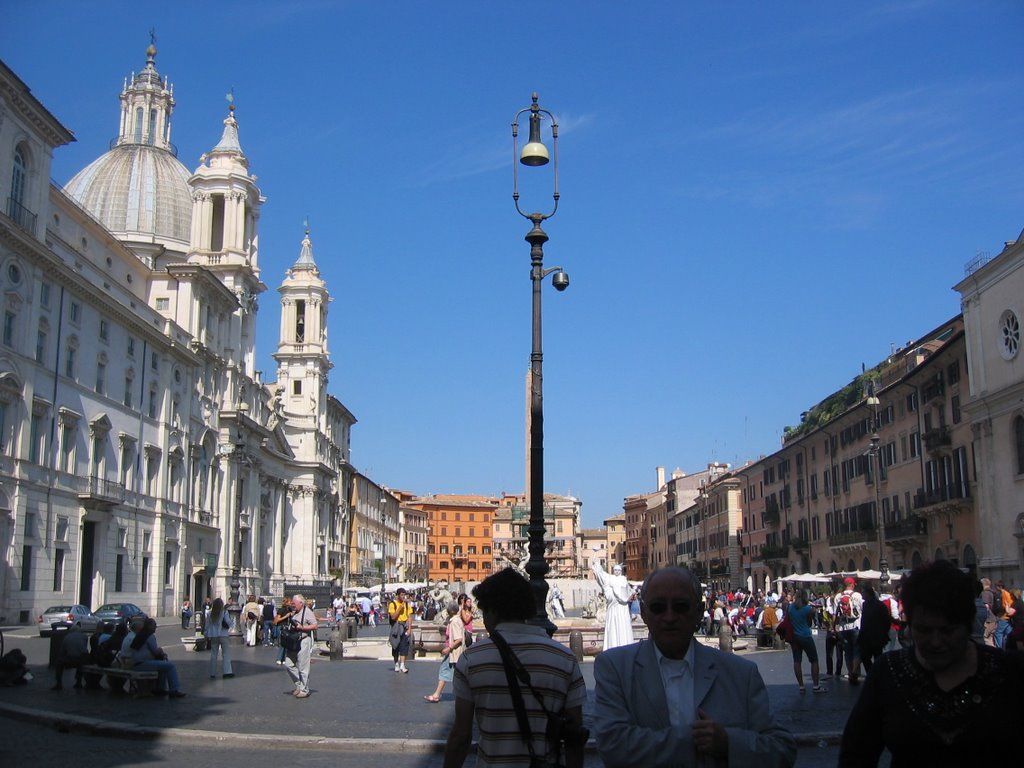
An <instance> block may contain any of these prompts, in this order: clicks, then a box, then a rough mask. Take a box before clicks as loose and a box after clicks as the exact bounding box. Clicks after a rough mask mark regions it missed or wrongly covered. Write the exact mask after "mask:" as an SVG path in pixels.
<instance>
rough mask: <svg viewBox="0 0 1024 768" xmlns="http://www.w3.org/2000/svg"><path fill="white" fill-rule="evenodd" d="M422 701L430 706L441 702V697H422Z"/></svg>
mask: <svg viewBox="0 0 1024 768" xmlns="http://www.w3.org/2000/svg"><path fill="white" fill-rule="evenodd" d="M423 700H424V701H429V702H430V703H431V704H437V702H439V701H440V700H441V697H440V696H436V697H435V696H424V697H423Z"/></svg>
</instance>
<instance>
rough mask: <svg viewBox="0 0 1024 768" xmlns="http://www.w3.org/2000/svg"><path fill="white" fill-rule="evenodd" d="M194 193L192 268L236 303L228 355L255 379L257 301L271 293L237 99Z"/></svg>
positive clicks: (230, 102)
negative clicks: (263, 275) (263, 270)
mask: <svg viewBox="0 0 1024 768" xmlns="http://www.w3.org/2000/svg"><path fill="white" fill-rule="evenodd" d="M199 163H200V164H199V167H198V168H197V169H196V171H195V173H194V174H193V175H192V178H191V179H189V185H190V187H191V188H192V231H191V235H190V244H189V255H188V262H189V263H190V264H197V265H201V266H203V267H206V268H207V269H208V270H209V271H210V272H212V273H213V274H214V275H216V276H217V278H218V279H219V280H220V281H221V282H222V283H223V284H224V285H225V287H227V288H228V290H230V291H231V292H232V293H233V294H234V295H235V298H236V299H237V301H238V308H237V309H236V311H235V313H234V317H233V322H232V325H231V328H230V333H229V341H228V344H227V345H226V346H227V350H226V352H227V354H228V356H229V357H230V358H231V361H232V363H233V365H234V367H235V368H237V369H238V370H239V371H240V372H241V373H242V374H244V375H245V376H247V377H249V378H252V377H254V375H255V370H256V359H255V345H256V334H255V326H256V312H257V309H258V307H257V303H256V297H257V296H259V294H260V293H262V292H263V291H265V290H266V289H267V286H266V285H264V284H263V282H262V281H261V280H260V270H259V216H260V206H261V205H262V204H263V203H264V202H265V199H264V198H263V197H262V196H261V195H260V190H259V188H258V187H257V186H256V177H255V176H253V175H251V174H250V173H249V160H248V159H247V158H246V156H245V153H244V152H243V151H242V146H241V144H240V143H239V140H238V121H237V120H235V105H234V96H233V94H229V95H228V116H227V118H226V119H225V120H224V131H223V133H222V135H221V138H220V141H219V142H218V143H217V145H216V146H215V147H214V148H213V149H211V150H210V151H209V152H208V153H206V154H205V155H203V156H202V157H201V158H200V159H199Z"/></svg>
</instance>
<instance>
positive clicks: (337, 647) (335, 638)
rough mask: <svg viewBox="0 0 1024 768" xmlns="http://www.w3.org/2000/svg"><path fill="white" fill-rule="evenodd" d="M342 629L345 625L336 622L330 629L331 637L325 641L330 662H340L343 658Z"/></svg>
mask: <svg viewBox="0 0 1024 768" xmlns="http://www.w3.org/2000/svg"><path fill="white" fill-rule="evenodd" d="M344 628H345V625H344V624H342V623H341V622H336V623H335V624H334V626H333V627H331V636H330V638H328V640H327V647H328V649H329V650H330V658H331V661H341V660H342V659H343V658H345V656H344V651H345V640H344V635H343V634H342V633H343V631H344Z"/></svg>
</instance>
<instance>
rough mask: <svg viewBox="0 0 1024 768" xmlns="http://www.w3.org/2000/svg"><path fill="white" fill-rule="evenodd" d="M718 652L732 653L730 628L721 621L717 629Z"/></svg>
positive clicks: (727, 623)
mask: <svg viewBox="0 0 1024 768" xmlns="http://www.w3.org/2000/svg"><path fill="white" fill-rule="evenodd" d="M718 650H720V651H724V652H725V653H732V627H731V626H730V625H729V622H727V621H723V622H722V626H721V627H719V628H718Z"/></svg>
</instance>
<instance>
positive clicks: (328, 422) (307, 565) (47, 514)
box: [0, 46, 397, 623]
mask: <svg viewBox="0 0 1024 768" xmlns="http://www.w3.org/2000/svg"><path fill="white" fill-rule="evenodd" d="M146 53H147V61H146V65H145V67H144V68H143V70H142V71H141V72H140V73H138V74H137V75H134V76H133V77H132V78H131V79H130V80H126V82H125V86H124V88H123V90H122V92H121V94H120V116H119V123H118V132H117V138H116V139H115V141H114V142H112V147H111V149H110V150H109V151H108V152H106V153H105V154H103V155H102V156H101V157H99V158H98V159H97V160H96V161H94V162H93V163H91V164H90V165H89V166H87V167H86V168H85V169H83V170H82V171H80V172H79V173H78V174H76V175H75V176H74V177H73V178H72V179H71V180H70V181H69V182H68V184H67V185H66V186H65V187H64V188H63V189H61V188H60V187H57V186H54V185H52V184H51V183H50V181H49V179H50V160H51V155H52V152H53V150H54V149H56V148H57V147H59V146H61V145H62V144H66V143H68V142H70V141H72V140H73V137H72V135H71V133H70V132H69V131H68V130H67V129H66V128H64V126H62V125H61V124H60V123H59V122H58V121H57V120H56V119H55V118H54V117H53V116H52V115H51V114H50V113H49V112H48V111H47V109H46V108H45V107H44V106H43V105H42V104H40V103H39V102H38V101H37V100H36V99H35V98H34V97H33V96H32V95H31V93H30V92H29V89H28V87H27V86H26V85H25V84H24V83H22V82H21V80H19V79H18V78H17V76H16V75H15V74H14V73H13V72H11V71H10V70H9V69H8V68H7V67H6V66H4V65H3V64H2V62H0V200H2V202H3V205H2V208H0V270H2V274H0V289H2V291H3V297H4V299H3V300H4V307H5V309H4V325H3V336H2V339H0V556H2V563H3V569H2V572H0V616H2V617H6V620H7V621H9V622H21V623H25V622H28V621H31V620H34V619H35V616H36V614H37V613H39V612H40V611H41V610H42V609H43V608H45V607H46V606H48V605H54V604H60V603H78V602H80V603H84V604H86V605H88V606H90V607H93V608H95V607H96V606H98V605H100V604H101V603H104V602H133V603H136V604H138V605H139V606H140V607H141V608H143V610H145V611H146V612H147V613H150V614H151V615H166V614H171V613H175V612H176V611H177V607H178V606H179V605H180V602H181V600H182V599H184V598H185V597H189V598H190V599H192V600H193V601H201V600H202V599H203V598H204V597H206V596H221V597H224V598H225V599H229V598H232V597H237V596H238V595H239V594H241V595H243V596H244V595H246V594H250V593H251V594H275V595H281V594H282V593H283V591H284V589H285V585H289V586H290V587H291V586H295V585H328V584H331V583H335V582H336V581H337V580H338V579H339V578H341V579H344V578H345V577H346V576H347V574H346V569H347V565H348V563H349V562H350V553H349V551H348V547H349V542H350V525H351V515H350V507H351V503H352V499H353V497H354V491H353V477H354V471H353V469H352V468H351V465H350V464H349V456H350V454H349V450H350V441H351V429H352V427H353V425H354V424H355V421H356V420H355V417H354V416H353V415H352V413H351V412H350V411H349V410H348V409H347V408H346V407H345V406H344V405H343V404H342V403H341V402H340V401H339V400H337V399H336V398H334V397H332V396H331V395H329V394H328V393H327V385H328V373H329V371H330V370H331V367H332V364H331V361H330V355H329V352H328V348H327V330H326V329H327V311H328V307H329V303H330V296H329V294H328V292H327V288H326V285H325V284H324V282H323V280H322V279H321V278H320V275H319V270H318V269H317V266H316V262H315V260H314V258H313V247H312V242H311V241H310V238H309V233H308V232H307V233H306V236H305V238H304V239H303V240H302V242H301V244H300V245H299V248H298V251H299V253H298V258H297V260H296V262H295V263H294V265H293V266H292V268H291V269H289V270H288V272H287V274H286V276H285V277H284V280H283V282H282V284H281V286H280V288H279V292H280V294H281V308H282V317H281V333H280V336H279V338H278V339H277V340H276V353H275V355H274V359H275V361H276V363H277V371H276V381H275V382H265V381H263V380H262V379H263V377H262V375H261V373H260V372H259V371H257V370H256V367H255V361H256V338H255V319H256V313H257V311H258V302H257V298H258V297H259V295H260V294H262V293H263V292H264V291H265V290H266V285H265V284H264V283H263V282H262V279H261V274H260V267H259V255H260V254H259V220H260V215H261V207H262V204H263V203H264V202H265V201H264V198H263V196H262V194H261V191H260V190H259V188H258V187H257V186H256V183H255V177H254V176H252V174H251V173H250V172H249V161H248V158H247V157H246V156H245V153H244V152H243V150H242V147H241V143H240V140H239V126H238V122H237V121H236V119H235V116H234V111H233V108H231V109H229V113H228V116H227V118H226V119H225V120H224V122H223V126H222V127H221V138H220V141H219V142H217V144H216V145H215V146H214V147H213V148H212V149H210V150H209V151H208V152H207V153H206V154H205V155H203V157H202V158H201V162H200V165H199V167H198V168H196V169H195V170H194V171H189V170H188V169H186V168H185V166H183V165H182V164H181V163H180V162H179V161H178V160H177V157H176V150H175V148H174V145H173V144H172V143H171V140H170V139H171V123H172V113H173V109H174V104H175V101H174V94H173V87H172V86H171V85H170V84H169V82H168V81H167V79H165V78H162V77H161V76H160V75H159V73H158V72H157V70H156V63H155V60H156V50H155V48H154V47H152V46H151V47H150V48H149V50H147V52H146ZM211 133H213V131H211ZM213 135H214V136H215V135H216V134H213ZM395 538H397V532H396V534H395Z"/></svg>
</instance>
